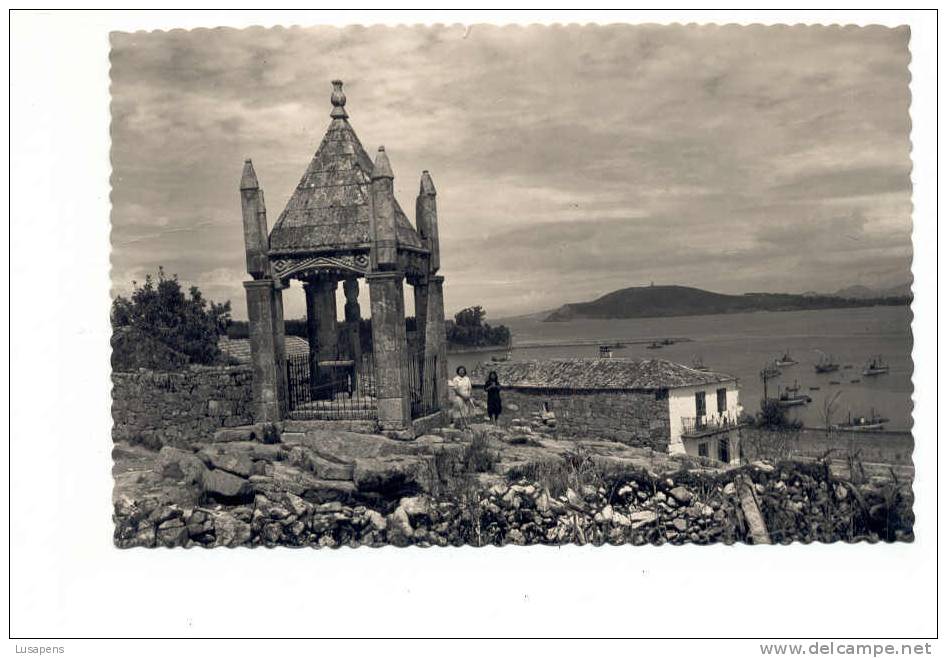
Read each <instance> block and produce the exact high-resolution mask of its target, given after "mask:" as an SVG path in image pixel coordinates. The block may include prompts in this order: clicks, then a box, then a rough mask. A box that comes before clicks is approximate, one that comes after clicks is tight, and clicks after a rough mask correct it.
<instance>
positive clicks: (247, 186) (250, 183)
mask: <svg viewBox="0 0 947 658" xmlns="http://www.w3.org/2000/svg"><path fill="white" fill-rule="evenodd" d="M240 189H241V190H258V189H260V183H259V181H258V180H257V178H256V172H255V171H254V170H253V162H252V161H251V160H250V158H247V159H246V161H245V162H244V163H243V175H242V176H241V177H240Z"/></svg>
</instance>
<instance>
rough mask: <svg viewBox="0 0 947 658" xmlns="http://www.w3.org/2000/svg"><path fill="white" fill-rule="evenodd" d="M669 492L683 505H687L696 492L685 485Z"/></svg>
mask: <svg viewBox="0 0 947 658" xmlns="http://www.w3.org/2000/svg"><path fill="white" fill-rule="evenodd" d="M669 493H670V494H671V497H672V498H674V500H676V501H677V502H678V503H680V504H681V505H686V504H688V503H689V502H691V500H693V499H694V494H692V493H691V492H690V490H688V489H686V488H684V487H674V488H673V489H671V491H670V492H669Z"/></svg>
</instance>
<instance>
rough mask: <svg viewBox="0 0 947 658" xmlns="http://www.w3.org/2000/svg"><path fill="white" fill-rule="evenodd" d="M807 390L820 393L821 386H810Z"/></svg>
mask: <svg viewBox="0 0 947 658" xmlns="http://www.w3.org/2000/svg"><path fill="white" fill-rule="evenodd" d="M809 390H810V391H821V390H822V387H821V386H810V387H809Z"/></svg>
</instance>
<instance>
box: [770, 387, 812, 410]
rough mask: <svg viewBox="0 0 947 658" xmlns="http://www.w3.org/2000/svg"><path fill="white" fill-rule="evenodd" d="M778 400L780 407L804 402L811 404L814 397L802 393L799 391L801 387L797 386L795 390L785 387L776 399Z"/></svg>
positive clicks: (795, 405) (793, 405)
mask: <svg viewBox="0 0 947 658" xmlns="http://www.w3.org/2000/svg"><path fill="white" fill-rule="evenodd" d="M776 402H777V403H778V404H779V406H780V407H798V406H801V405H804V404H809V403H810V402H812V398H810V397H809V396H808V395H802V394H800V393H799V387H798V386H797V387H796V390H795V391H790V390H789V388H785V389H783V391H782V392H781V393H780V394H779V397H778V398H777V399H776Z"/></svg>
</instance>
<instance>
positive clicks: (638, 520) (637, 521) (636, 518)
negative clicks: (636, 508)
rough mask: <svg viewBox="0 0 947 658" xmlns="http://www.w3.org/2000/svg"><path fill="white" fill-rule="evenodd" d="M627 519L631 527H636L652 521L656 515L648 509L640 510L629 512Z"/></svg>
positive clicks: (655, 519) (656, 518)
mask: <svg viewBox="0 0 947 658" xmlns="http://www.w3.org/2000/svg"><path fill="white" fill-rule="evenodd" d="M628 520H629V521H630V522H631V527H632V528H633V529H637V528H640V527H642V526H644V525H648V524H649V523H654V522H655V521H657V520H658V515H657V514H655V513H654V512H652V511H650V510H642V511H640V512H632V513H631V514H629V515H628Z"/></svg>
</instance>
